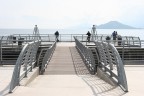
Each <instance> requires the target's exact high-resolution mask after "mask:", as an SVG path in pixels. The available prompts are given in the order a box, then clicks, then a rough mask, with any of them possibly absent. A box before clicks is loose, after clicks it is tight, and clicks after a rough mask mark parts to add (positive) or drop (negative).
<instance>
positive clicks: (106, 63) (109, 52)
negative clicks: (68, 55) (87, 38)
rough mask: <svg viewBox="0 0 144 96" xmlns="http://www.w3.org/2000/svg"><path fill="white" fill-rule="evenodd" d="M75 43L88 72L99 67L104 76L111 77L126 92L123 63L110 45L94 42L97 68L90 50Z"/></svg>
mask: <svg viewBox="0 0 144 96" xmlns="http://www.w3.org/2000/svg"><path fill="white" fill-rule="evenodd" d="M74 38H75V37H74ZM75 42H76V46H77V48H78V50H79V52H80V54H81V55H82V57H83V59H84V61H85V62H86V66H88V68H89V70H91V71H92V72H95V70H96V68H97V67H99V68H100V69H101V70H102V71H103V72H104V73H105V74H107V75H108V76H109V77H111V79H113V81H115V82H116V83H117V84H119V86H120V87H121V88H122V89H123V90H124V91H125V92H127V91H128V87H127V79H126V75H125V70H124V66H123V62H122V60H121V57H120V55H119V53H118V51H117V50H116V48H115V47H114V46H113V45H112V44H110V43H106V42H101V41H96V42H94V43H95V49H96V50H97V51H95V52H96V54H97V55H96V56H97V59H98V66H97V64H96V62H94V57H93V56H92V52H91V50H90V49H89V48H88V47H86V46H84V45H83V44H82V43H81V42H80V41H79V40H78V39H77V38H75Z"/></svg>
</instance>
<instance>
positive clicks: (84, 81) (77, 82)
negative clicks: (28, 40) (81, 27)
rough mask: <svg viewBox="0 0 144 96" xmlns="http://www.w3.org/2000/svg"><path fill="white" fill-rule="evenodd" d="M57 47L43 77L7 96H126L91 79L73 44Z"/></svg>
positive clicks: (107, 85)
mask: <svg viewBox="0 0 144 96" xmlns="http://www.w3.org/2000/svg"><path fill="white" fill-rule="evenodd" d="M62 45H63V43H62V44H61V43H58V44H57V47H56V49H55V52H54V54H53V57H52V59H51V61H50V63H49V65H48V66H47V69H46V71H45V73H44V75H39V76H38V77H37V78H36V79H35V80H34V81H33V82H31V83H30V84H29V85H28V86H19V87H18V88H17V89H16V90H15V91H14V92H13V93H12V94H9V95H8V96H25V95H28V96H121V95H123V94H124V92H123V91H122V90H121V89H120V88H119V87H116V86H112V85H110V84H108V83H106V82H105V81H103V80H102V79H100V78H98V77H97V76H96V75H90V74H89V72H88V70H87V68H86V67H85V64H84V62H83V60H82V59H81V57H80V55H79V53H78V52H77V49H76V48H75V46H74V44H73V43H72V44H70V43H68V44H67V43H66V44H64V45H63V46H62Z"/></svg>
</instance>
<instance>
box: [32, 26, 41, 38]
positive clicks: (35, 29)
mask: <svg viewBox="0 0 144 96" xmlns="http://www.w3.org/2000/svg"><path fill="white" fill-rule="evenodd" d="M33 35H34V39H35V40H37V39H38V38H39V39H40V35H39V29H38V27H37V25H35V27H34V30H33Z"/></svg>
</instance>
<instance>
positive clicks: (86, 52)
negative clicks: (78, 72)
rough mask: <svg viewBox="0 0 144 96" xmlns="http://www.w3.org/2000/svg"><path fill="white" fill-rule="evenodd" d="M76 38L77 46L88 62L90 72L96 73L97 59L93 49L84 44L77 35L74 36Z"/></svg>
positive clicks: (86, 62)
mask: <svg viewBox="0 0 144 96" xmlns="http://www.w3.org/2000/svg"><path fill="white" fill-rule="evenodd" d="M74 39H75V43H76V47H77V49H78V51H79V52H80V54H81V56H82V58H83V60H84V62H85V64H86V67H87V68H88V70H89V72H90V73H91V74H92V75H94V74H95V73H96V63H95V60H94V57H93V55H92V52H91V50H90V49H89V48H88V47H86V46H84V45H83V44H82V43H81V42H80V41H79V40H78V39H76V38H75V37H74Z"/></svg>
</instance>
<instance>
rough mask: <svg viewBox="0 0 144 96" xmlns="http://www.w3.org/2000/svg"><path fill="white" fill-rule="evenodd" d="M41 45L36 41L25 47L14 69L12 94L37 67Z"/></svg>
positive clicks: (11, 85) (11, 84)
mask: <svg viewBox="0 0 144 96" xmlns="http://www.w3.org/2000/svg"><path fill="white" fill-rule="evenodd" d="M40 43H41V41H34V42H30V43H28V44H26V45H25V46H24V47H23V49H22V51H21V53H20V55H19V57H18V59H17V61H16V64H15V67H14V71H13V75H12V79H11V83H10V89H9V92H10V93H11V92H12V90H13V89H14V88H15V87H16V86H18V85H20V81H21V80H22V79H23V78H24V77H27V75H28V73H29V72H31V71H32V69H33V68H34V66H35V65H36V54H37V50H38V47H39V45H40Z"/></svg>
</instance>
